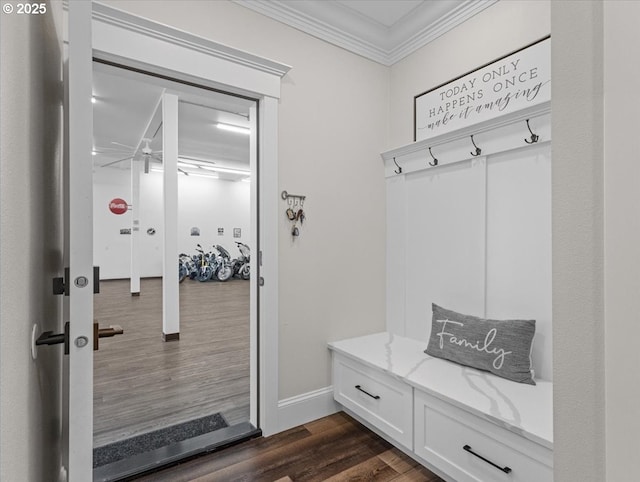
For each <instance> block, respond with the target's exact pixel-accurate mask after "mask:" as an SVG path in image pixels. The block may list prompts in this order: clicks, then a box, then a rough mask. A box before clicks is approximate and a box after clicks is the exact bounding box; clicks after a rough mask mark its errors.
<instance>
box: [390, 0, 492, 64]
mask: <svg viewBox="0 0 640 482" xmlns="http://www.w3.org/2000/svg"><path fill="white" fill-rule="evenodd" d="M497 2H498V0H468V1H466V2H464V3H462V4H461V5H460V6H458V7H456V8H455V9H453V10H451V11H450V12H448V13H446V14H445V15H443V16H441V17H440V18H438V20H437V21H436V22H434V23H432V24H431V25H427V26H426V27H425V28H423V29H422V30H420V31H419V32H418V33H416V34H414V35H413V36H411V37H410V38H409V39H407V40H405V41H404V42H401V43H399V44H398V45H397V46H395V47H394V48H392V49H391V50H390V51H389V52H388V54H387V58H388V63H386V64H385V65H388V66H389V65H393V64H395V63H396V62H398V61H400V60H402V59H403V58H405V57H407V56H409V55H410V54H412V53H413V52H415V51H416V50H418V49H420V48H422V47H424V46H425V45H427V44H428V43H429V42H432V41H433V40H435V39H437V38H438V37H440V36H442V35H444V34H445V33H447V32H448V31H450V30H453V29H454V28H455V27H457V26H458V25H460V24H462V23H464V22H466V21H467V20H469V19H470V18H471V17H473V16H474V15H476V14H478V13H480V12H481V11H483V10H484V9H485V8H488V7H490V6H491V5H493V4H495V3H497Z"/></svg>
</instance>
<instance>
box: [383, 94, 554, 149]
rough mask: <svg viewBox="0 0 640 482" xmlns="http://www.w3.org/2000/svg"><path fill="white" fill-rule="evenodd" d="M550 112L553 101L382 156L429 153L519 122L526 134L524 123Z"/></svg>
mask: <svg viewBox="0 0 640 482" xmlns="http://www.w3.org/2000/svg"><path fill="white" fill-rule="evenodd" d="M550 112H551V101H548V102H544V103H542V104H539V105H536V106H533V107H529V108H526V109H521V110H519V111H517V112H513V113H510V114H506V115H504V116H501V117H498V118H495V119H490V120H487V121H485V122H479V123H477V124H474V125H472V126H469V127H465V128H463V129H458V130H455V131H453V132H447V133H446V134H442V135H439V136H435V137H431V138H429V139H424V140H420V141H416V142H412V143H410V144H407V145H404V146H401V147H396V148H395V149H391V150H388V151H385V152H382V153H381V154H380V156H381V157H382V159H383V160H384V161H392V160H393V159H394V158H400V157H402V156H406V155H408V154H414V153H416V152H420V151H427V150H428V149H429V148H430V147H431V148H433V147H437V146H441V145H443V144H447V143H450V142H454V141H458V140H460V139H464V138H468V137H469V136H471V135H476V134H480V133H483V132H488V131H491V130H494V129H498V128H500V127H504V126H508V125H512V124H515V123H517V122H522V123H523V133H526V132H527V131H526V126H525V125H524V123H525V122H526V120H527V119H533V118H536V117H540V116H543V115H545V114H549V113H550ZM523 143H524V141H523Z"/></svg>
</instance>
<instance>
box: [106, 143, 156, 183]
mask: <svg viewBox="0 0 640 482" xmlns="http://www.w3.org/2000/svg"><path fill="white" fill-rule="evenodd" d="M142 140H143V141H144V146H143V147H142V148H139V149H138V151H137V152H136V148H135V147H132V146H127V145H125V144H120V143H119V142H115V141H113V142H112V144H116V145H120V146H123V147H126V148H128V149H132V150H133V151H134V153H133V154H132V155H129V156H127V157H123V158H122V159H117V160H115V161H111V162H107V163H106V164H102V165H101V166H100V167H109V166H113V165H114V164H118V163H119V162H124V161H130V160H132V159H133V160H142V161H144V172H145V174H148V173H149V164H150V163H151V162H158V163H162V151H154V150H153V149H151V146H150V145H149V143H150V142H151V141H152V139H147V138H145V139H142Z"/></svg>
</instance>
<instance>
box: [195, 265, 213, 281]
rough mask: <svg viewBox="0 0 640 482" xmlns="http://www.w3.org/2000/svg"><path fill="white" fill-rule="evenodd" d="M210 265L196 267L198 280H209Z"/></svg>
mask: <svg viewBox="0 0 640 482" xmlns="http://www.w3.org/2000/svg"><path fill="white" fill-rule="evenodd" d="M211 274H212V270H211V266H203V267H201V268H200V269H198V274H197V275H196V279H197V280H198V281H200V282H204V281H209V280H210V279H211Z"/></svg>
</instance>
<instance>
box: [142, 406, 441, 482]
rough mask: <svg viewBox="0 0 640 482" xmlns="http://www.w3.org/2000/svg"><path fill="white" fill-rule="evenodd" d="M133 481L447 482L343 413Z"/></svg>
mask: <svg viewBox="0 0 640 482" xmlns="http://www.w3.org/2000/svg"><path fill="white" fill-rule="evenodd" d="M130 480H136V481H139V482H214V481H215V482H236V481H237V482H239V481H251V482H274V481H275V482H286V481H290V482H291V481H295V482H302V481H333V482H336V481H347V480H349V481H351V480H353V481H355V480H376V481H380V482H386V481H395V482H444V481H442V479H441V478H440V477H438V476H437V475H435V474H433V473H432V472H430V471H429V470H427V469H426V468H424V467H423V466H421V465H420V464H418V463H417V462H415V461H414V460H413V459H411V458H410V457H408V456H407V455H405V454H404V453H402V452H401V451H400V450H398V449H396V448H395V447H393V446H392V445H391V444H389V443H388V442H386V441H385V440H383V439H382V438H380V437H378V436H377V435H376V434H374V433H373V432H371V431H370V430H368V429H367V428H366V427H364V426H363V425H361V424H360V423H358V422H357V421H355V420H354V419H352V418H351V417H349V416H348V415H346V414H345V413H344V412H340V413H337V414H334V415H331V416H329V417H325V418H322V419H320V420H316V421H314V422H310V423H308V424H305V425H302V426H300V427H296V428H292V429H291V430H287V431H286V432H282V433H280V434H277V435H274V436H271V437H267V438H258V439H254V440H250V441H248V442H245V443H243V444H240V445H236V446H233V447H229V448H226V449H223V450H221V451H219V452H214V453H211V454H207V455H204V456H201V457H198V458H195V459H192V460H189V461H187V462H184V463H182V464H180V465H176V466H174V467H170V468H168V469H165V470H163V471H161V472H156V473H153V474H149V475H146V476H142V477H137V478H133V479H130Z"/></svg>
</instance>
